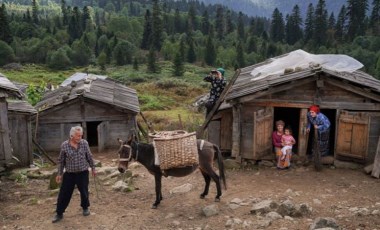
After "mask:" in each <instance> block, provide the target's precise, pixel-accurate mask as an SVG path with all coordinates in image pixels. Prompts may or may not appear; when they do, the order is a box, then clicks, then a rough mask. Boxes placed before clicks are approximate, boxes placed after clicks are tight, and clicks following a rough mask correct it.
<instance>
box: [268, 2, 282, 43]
mask: <svg viewBox="0 0 380 230" xmlns="http://www.w3.org/2000/svg"><path fill="white" fill-rule="evenodd" d="M270 37H271V39H272V41H274V42H281V41H283V40H284V37H285V24H284V18H283V17H282V14H281V13H280V11H279V10H278V9H277V8H275V9H274V11H273V14H272V21H271V26H270Z"/></svg>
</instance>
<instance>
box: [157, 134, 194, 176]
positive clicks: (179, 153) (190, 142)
mask: <svg viewBox="0 0 380 230" xmlns="http://www.w3.org/2000/svg"><path fill="white" fill-rule="evenodd" d="M150 137H151V138H153V143H154V146H155V151H156V153H157V154H158V156H159V158H160V168H161V169H163V170H165V169H170V168H180V167H186V166H192V165H194V164H198V149H197V138H196V136H195V132H193V133H187V132H186V131H182V130H179V131H165V132H160V133H156V134H151V135H150Z"/></svg>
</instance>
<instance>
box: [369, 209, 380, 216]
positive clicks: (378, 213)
mask: <svg viewBox="0 0 380 230" xmlns="http://www.w3.org/2000/svg"><path fill="white" fill-rule="evenodd" d="M371 214H372V215H374V216H376V215H380V211H379V210H373V211H372V213H371Z"/></svg>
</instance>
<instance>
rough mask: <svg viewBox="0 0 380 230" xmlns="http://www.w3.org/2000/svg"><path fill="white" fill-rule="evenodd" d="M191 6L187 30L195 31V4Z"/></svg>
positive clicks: (188, 13)
mask: <svg viewBox="0 0 380 230" xmlns="http://www.w3.org/2000/svg"><path fill="white" fill-rule="evenodd" d="M189 4H190V7H189V11H188V12H187V30H191V31H194V30H195V27H196V25H195V16H196V15H195V8H194V4H191V3H189Z"/></svg>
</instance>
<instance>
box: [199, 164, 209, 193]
mask: <svg viewBox="0 0 380 230" xmlns="http://www.w3.org/2000/svg"><path fill="white" fill-rule="evenodd" d="M201 173H202V175H203V178H204V179H205V188H204V191H203V193H202V194H201V196H200V198H201V199H204V198H205V197H206V196H207V194H208V189H209V187H210V182H211V177H210V176H209V175H208V174H207V173H205V172H203V171H202V170H201Z"/></svg>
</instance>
